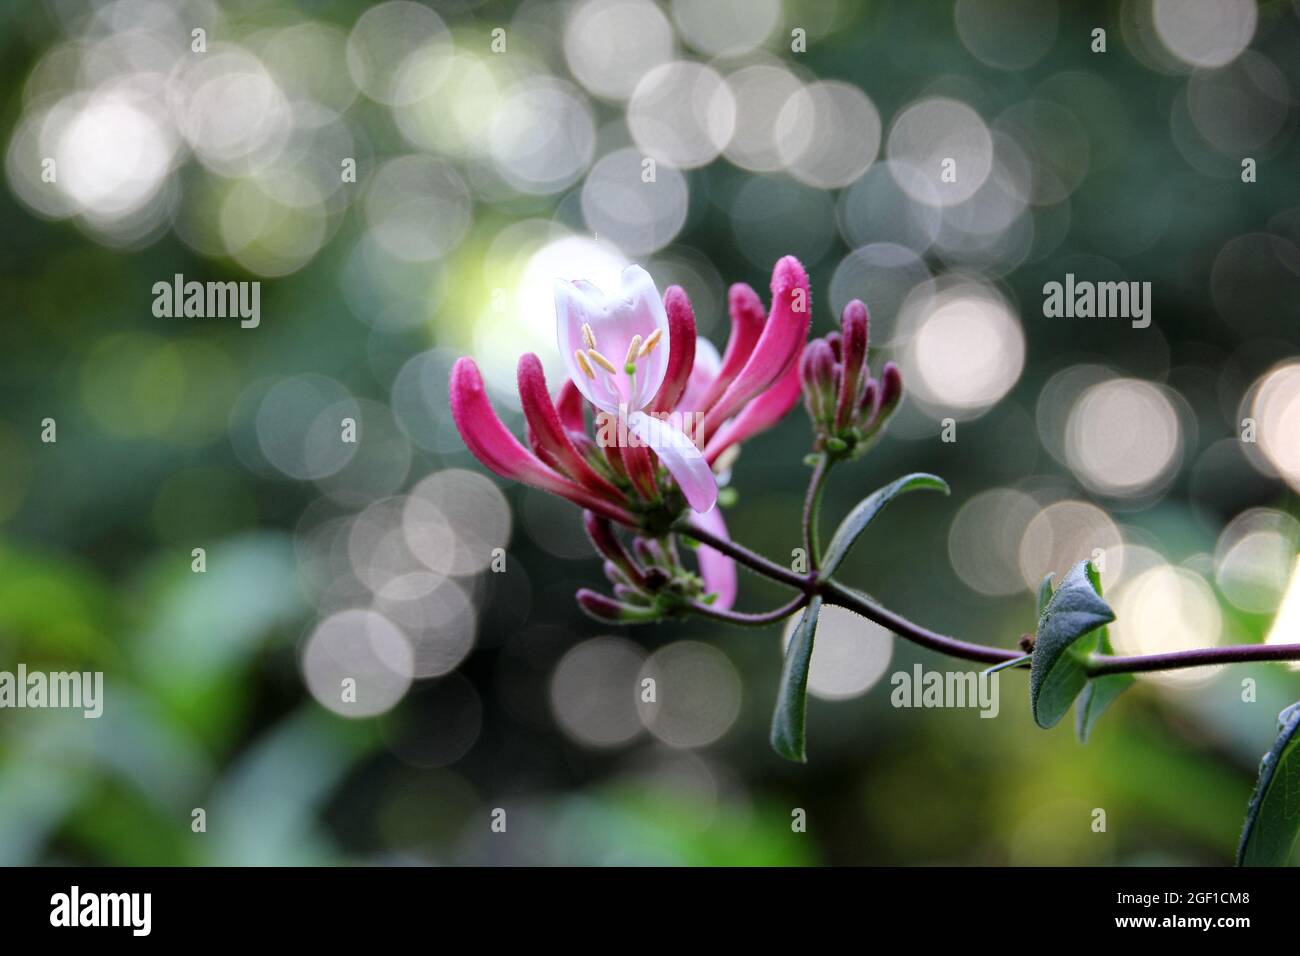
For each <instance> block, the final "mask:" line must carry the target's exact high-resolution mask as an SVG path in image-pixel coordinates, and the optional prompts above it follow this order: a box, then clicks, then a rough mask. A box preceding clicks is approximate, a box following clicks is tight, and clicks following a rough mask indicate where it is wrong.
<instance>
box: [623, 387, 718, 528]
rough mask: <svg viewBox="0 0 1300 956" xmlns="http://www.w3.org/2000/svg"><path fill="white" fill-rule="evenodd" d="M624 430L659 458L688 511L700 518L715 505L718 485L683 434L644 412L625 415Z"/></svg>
mask: <svg viewBox="0 0 1300 956" xmlns="http://www.w3.org/2000/svg"><path fill="white" fill-rule="evenodd" d="M627 428H628V431H630V432H632V433H633V434H635V435H636V436H637V437H638V438H639V439H641V441H642V442H644V443H645V444H646V445H648V446H649V447H650V448H651V449H652V450H653V451H654V453H655V454H656V455H658V456H659V460H660V461H661V462H663V464H664V467H665V468H667V469H668V473H669V474H670V475H672V476H673V479H674V480H675V481H676V482H677V486H678V487H679V488H681V489H682V494H683V495H685V496H686V503H687V504H689V505H690V506H691V508H693V509H694V510H695V511H698V512H700V514H704V513H705V512H707V511H709V509H711V508H712V507H713V506H714V505H715V504H716V503H717V501H718V481H717V479H716V478H714V477H713V469H712V468H710V467H709V463H708V461H706V460H705V458H704V453H703V452H701V451H700V449H699V448H697V447H696V445H695V442H693V441H691V440H690V439H689V438H687V437H686V433H685V432H683V431H682V430H681V429H680V428H678V427H677V426H676V425H674V424H673V423H672V422H671V421H663V420H661V419H657V418H651V417H650V416H649V415H647V414H646V413H645V412H633V413H632V414H631V415H629V416H628V417H627Z"/></svg>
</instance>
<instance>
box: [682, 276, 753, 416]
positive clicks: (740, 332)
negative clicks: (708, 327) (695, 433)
mask: <svg viewBox="0 0 1300 956" xmlns="http://www.w3.org/2000/svg"><path fill="white" fill-rule="evenodd" d="M727 310H728V311H729V312H730V313H731V335H730V337H729V338H728V339H727V350H726V352H724V353H723V356H722V365H721V368H719V370H718V374H717V375H716V376H715V377H714V379H713V382H712V383H711V385H710V386H709V388H707V389H706V390H705V392H704V395H703V397H702V398H700V399H699V401H698V402H697V404H698V405H699V407H698V408H692V409H691V411H695V412H707V411H708V410H709V409H710V408H712V407H713V405H714V403H715V402H717V400H718V399H719V398H720V397H721V396H722V393H723V392H725V391H726V390H727V386H728V385H730V384H731V383H732V382H733V381H734V380H735V378H736V376H737V375H739V374H740V370H741V369H743V368H744V367H745V363H746V362H748V361H749V356H750V355H751V354H752V353H753V351H754V345H755V344H756V343H757V342H758V339H759V336H761V335H762V334H763V326H764V324H765V323H766V322H767V310H766V309H764V308H763V300H762V299H760V298H759V297H758V293H757V292H755V291H754V290H753V289H751V288H750V287H749V286H748V285H746V284H745V283H743V282H737V283H736V284H735V285H733V286H732V287H731V288H730V289H729V290H728V291H727Z"/></svg>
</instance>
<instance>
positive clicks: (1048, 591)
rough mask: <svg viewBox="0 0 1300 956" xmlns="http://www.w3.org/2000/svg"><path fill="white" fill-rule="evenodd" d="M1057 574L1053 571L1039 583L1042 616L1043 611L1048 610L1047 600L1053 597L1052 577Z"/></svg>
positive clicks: (1040, 612) (1039, 603)
mask: <svg viewBox="0 0 1300 956" xmlns="http://www.w3.org/2000/svg"><path fill="white" fill-rule="evenodd" d="M1053 577H1055V575H1053V574H1052V572H1051V571H1048V572H1047V575H1046V576H1045V577H1044V578H1043V580H1042V581H1041V582H1039V584H1038V616H1039V617H1042V616H1043V612H1044V611H1046V610H1047V602H1048V601H1050V600H1051V599H1052V578H1053Z"/></svg>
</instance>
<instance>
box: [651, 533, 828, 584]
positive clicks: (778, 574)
mask: <svg viewBox="0 0 1300 956" xmlns="http://www.w3.org/2000/svg"><path fill="white" fill-rule="evenodd" d="M675 530H676V531H678V532H679V533H680V534H684V535H686V537H688V538H694V539H695V540H696V541H698V542H700V544H707V545H708V546H709V547H710V548H712V549H713V550H714V551H720V552H722V553H723V554H725V555H726V556H727V557H729V558H731V559H733V560H735V561H738V562H739V563H741V564H743V565H744V566H745V567H747V568H749V569H750V570H751V571H754V572H755V573H757V574H761V575H763V576H764V577H768V578H771V579H772V580H773V581H780V582H781V583H782V584H785V585H788V586H790V587H792V588H798V589H799V590H800V591H803V592H805V593H809V592H810V588H811V586H812V578H811V576H809V577H805V576H804V575H801V574H795V573H794V572H793V571H791V570H790V569H788V568H783V567H781V565H779V564H777V563H776V562H775V561H770V560H768V559H767V558H765V557H763V556H762V555H761V554H756V553H754V552H753V551H750V550H749V549H748V548H746V547H745V546H744V545H739V544H736V543H735V542H734V541H728V540H727V539H725V538H719V537H718V536H717V535H715V534H713V533H712V532H709V531H705V530H704V529H703V528H698V527H696V526H695V525H692V524H689V523H686V522H681V523H679V524H678V525H677V526H676V528H675Z"/></svg>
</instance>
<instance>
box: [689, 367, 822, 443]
mask: <svg viewBox="0 0 1300 956" xmlns="http://www.w3.org/2000/svg"><path fill="white" fill-rule="evenodd" d="M800 391H801V388H800V382H799V363H798V362H795V363H793V364H792V365H791V366H790V367H789V368H788V369H787V370H786V373H785V374H784V375H783V376H781V378H780V379H778V380H777V383H776V384H775V385H773V386H772V387H771V388H769V389H768V390H767V391H765V392H764V393H763V394H762V395H760V396H758V398H756V399H754V400H753V401H752V402H750V403H749V404H748V405H746V406H745V409H744V411H742V412H741V413H740V414H739V415H737V416H736V417H735V418H733V419H732V420H731V421H729V422H727V423H726V424H725V425H723V426H722V427H721V428H719V429H718V430H717V432H715V433H714V435H713V437H712V438H710V439H709V443H708V445H707V446H706V447H705V449H704V457H705V458H707V459H708V460H709V464H713V463H714V462H715V461H717V459H718V456H719V455H721V454H722V453H723V452H724V451H726V450H727V449H728V448H730V447H731V446H732V445H735V444H738V443H740V442H742V441H745V440H746V439H748V438H752V437H753V436H754V435H757V434H758V433H759V432H763V431H767V429H769V428H771V427H772V426H773V425H775V424H776V423H777V422H779V421H780V420H781V419H782V418H784V417H785V415H786V413H787V412H788V411H790V409H792V408H794V406H795V403H796V402H798V401H799V394H800Z"/></svg>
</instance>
